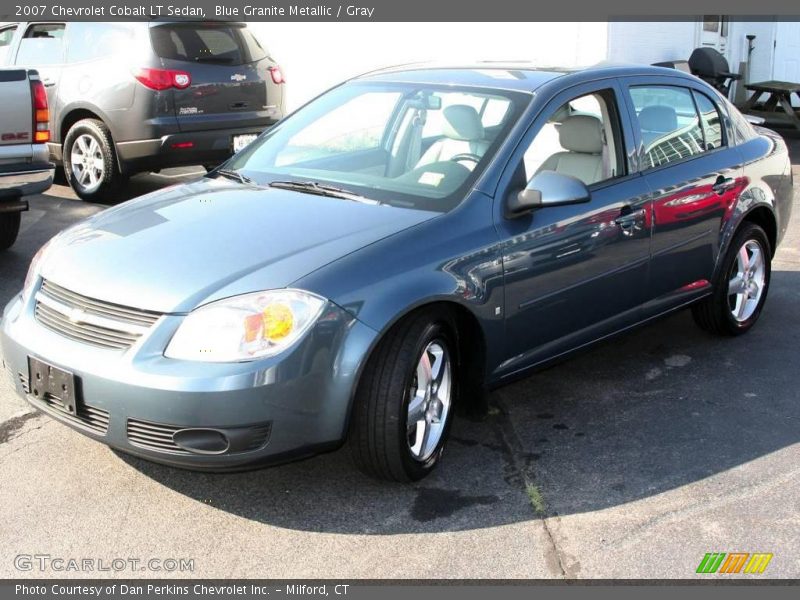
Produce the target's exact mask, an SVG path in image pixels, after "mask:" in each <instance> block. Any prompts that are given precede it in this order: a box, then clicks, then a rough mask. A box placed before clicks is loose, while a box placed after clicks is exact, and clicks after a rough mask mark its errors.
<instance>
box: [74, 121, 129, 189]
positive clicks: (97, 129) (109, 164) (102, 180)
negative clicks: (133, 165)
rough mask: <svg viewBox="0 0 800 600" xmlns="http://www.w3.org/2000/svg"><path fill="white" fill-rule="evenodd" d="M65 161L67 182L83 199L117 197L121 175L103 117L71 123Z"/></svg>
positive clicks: (109, 133)
mask: <svg viewBox="0 0 800 600" xmlns="http://www.w3.org/2000/svg"><path fill="white" fill-rule="evenodd" d="M82 157H85V161H84V160H82ZM79 161H80V162H79ZM63 162H64V174H65V176H66V178H67V183H68V184H69V186H70V187H71V188H72V189H73V191H74V192H75V193H76V194H77V195H78V197H79V198H81V200H86V201H88V202H110V201H112V200H113V199H114V197H113V195H114V192H116V191H117V189H118V188H119V185H120V184H121V181H122V177H121V175H120V172H119V170H118V169H117V155H116V152H115V150H114V143H113V141H112V139H111V132H109V130H108V127H106V126H105V124H104V123H103V122H102V121H99V120H97V119H83V120H82V121H78V122H77V123H75V124H74V125H73V126H72V127H70V130H69V132H67V136H66V138H65V139H64V152H63ZM84 173H85V175H84Z"/></svg>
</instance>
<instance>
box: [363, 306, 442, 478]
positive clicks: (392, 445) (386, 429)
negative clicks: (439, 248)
mask: <svg viewBox="0 0 800 600" xmlns="http://www.w3.org/2000/svg"><path fill="white" fill-rule="evenodd" d="M453 332H454V328H453V322H452V318H451V317H450V315H449V313H447V312H446V311H444V310H439V309H432V310H425V311H423V312H421V313H418V314H417V315H414V316H412V317H411V318H409V319H407V320H405V321H403V322H401V323H400V324H398V325H397V326H395V327H394V328H393V329H392V330H391V331H390V332H389V333H388V334H387V335H386V337H385V338H384V339H383V340H382V341H381V343H380V344H379V346H378V347H377V348H376V350H375V352H374V353H373V355H372V356H371V357H370V359H369V361H368V363H367V366H366V368H365V371H364V374H363V376H362V378H361V382H360V384H359V386H358V391H357V392H356V399H355V406H354V414H353V418H352V421H351V427H350V438H349V442H350V447H351V449H352V451H353V457H354V459H355V462H356V464H357V465H358V466H359V467H360V468H361V469H362V470H363V471H364V472H366V473H367V474H369V475H372V476H373V477H377V478H380V479H388V480H394V481H416V480H418V479H422V478H423V477H425V476H426V475H427V474H428V473H430V472H431V471H432V470H433V469H434V468H435V467H436V465H437V464H438V463H439V461H440V459H441V456H442V452H443V451H444V445H445V442H446V440H447V435H448V433H449V429H450V424H451V422H452V416H453V404H454V401H455V399H456V392H457V385H456V384H457V381H458V361H457V354H456V352H457V350H456V346H455V343H454V334H453Z"/></svg>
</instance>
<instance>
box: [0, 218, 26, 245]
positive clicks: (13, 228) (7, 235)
mask: <svg viewBox="0 0 800 600" xmlns="http://www.w3.org/2000/svg"><path fill="white" fill-rule="evenodd" d="M21 221H22V213H18V212H12V213H0V250H6V249H8V248H10V247H11V246H12V245H13V244H14V242H15V241H16V240H17V235H19V226H20V223H21Z"/></svg>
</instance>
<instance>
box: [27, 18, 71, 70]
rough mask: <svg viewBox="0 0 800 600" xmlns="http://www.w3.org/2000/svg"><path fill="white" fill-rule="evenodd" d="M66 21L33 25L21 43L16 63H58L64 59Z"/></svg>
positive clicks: (30, 64) (34, 64)
mask: <svg viewBox="0 0 800 600" xmlns="http://www.w3.org/2000/svg"><path fill="white" fill-rule="evenodd" d="M64 27H65V25H64V23H39V24H37V25H31V26H30V27H28V29H27V31H25V36H24V37H23V38H22V40H21V41H20V44H19V50H18V51H17V60H16V64H17V65H20V66H23V67H37V66H45V65H58V64H61V63H62V62H63V61H64V56H63V53H64V46H63V37H64Z"/></svg>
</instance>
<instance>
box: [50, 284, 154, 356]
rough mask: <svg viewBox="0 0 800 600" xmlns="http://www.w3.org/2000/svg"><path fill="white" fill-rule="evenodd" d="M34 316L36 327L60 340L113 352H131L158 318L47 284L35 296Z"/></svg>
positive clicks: (149, 313) (141, 311)
mask: <svg viewBox="0 0 800 600" xmlns="http://www.w3.org/2000/svg"><path fill="white" fill-rule="evenodd" d="M34 314H35V316H36V320H37V321H39V323H41V324H42V325H44V326H45V327H47V328H48V329H51V330H53V331H55V332H57V333H60V334H61V335H63V336H66V337H68V338H70V339H73V340H78V341H80V342H84V343H86V344H92V345H94V346H99V347H101V348H111V349H114V350H125V349H126V348H130V347H131V346H132V345H133V344H135V343H136V342H137V340H138V339H139V338H140V337H141V336H142V335H144V334H145V333H146V332H147V331H148V329H149V328H150V327H151V326H152V325H153V324H154V323H155V322H156V321H157V320H158V319H159V317H161V314H160V313H156V312H152V311H145V310H139V309H136V308H130V307H127V306H120V305H118V304H111V303H110V302H103V301H102V300H94V299H92V298H87V297H86V296H82V295H80V294H76V293H75V292H71V291H69V290H67V289H65V288H63V287H61V286H60V285H56V284H55V283H52V282H50V281H47V280H44V281H42V287H41V289H40V290H39V292H38V293H37V294H36V308H35V311H34Z"/></svg>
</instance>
